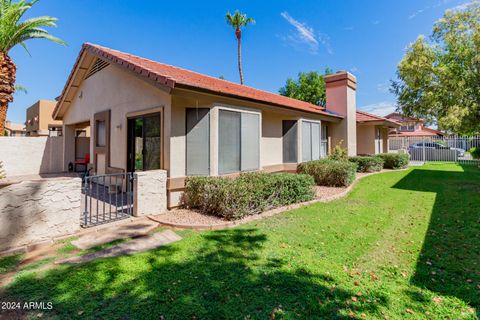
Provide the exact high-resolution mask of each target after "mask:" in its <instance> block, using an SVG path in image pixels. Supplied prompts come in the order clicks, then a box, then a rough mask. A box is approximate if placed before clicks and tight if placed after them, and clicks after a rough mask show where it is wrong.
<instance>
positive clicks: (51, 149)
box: [39, 137, 63, 173]
mask: <svg viewBox="0 0 480 320" xmlns="http://www.w3.org/2000/svg"><path fill="white" fill-rule="evenodd" d="M46 139H47V141H46V142H45V148H44V151H43V155H42V162H41V164H40V170H39V173H58V172H62V171H63V137H47V138H46Z"/></svg>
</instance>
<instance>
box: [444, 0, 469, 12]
mask: <svg viewBox="0 0 480 320" xmlns="http://www.w3.org/2000/svg"><path fill="white" fill-rule="evenodd" d="M472 3H473V1H468V2H465V3H462V4H459V5H458V6H455V7H453V8H450V9H448V10H452V11H463V10H465V9H467V7H468V6H469V5H471V4H472Z"/></svg>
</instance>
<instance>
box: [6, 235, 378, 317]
mask: <svg viewBox="0 0 480 320" xmlns="http://www.w3.org/2000/svg"><path fill="white" fill-rule="evenodd" d="M266 240H267V239H266V236H265V234H263V233H262V232H260V231H258V230H256V229H232V230H224V231H212V232H209V233H204V234H200V235H193V236H192V238H188V239H185V240H183V241H182V242H181V243H179V244H174V245H171V246H168V247H163V248H160V249H157V250H152V251H149V252H147V253H143V254H138V255H136V256H134V258H129V259H125V258H122V257H119V258H113V259H104V260H97V261H94V262H92V263H89V264H87V265H84V266H70V267H65V268H60V269H54V270H51V271H49V272H47V273H46V274H45V276H42V277H41V278H35V276H34V275H33V274H31V275H25V276H22V277H20V278H18V279H17V280H16V281H15V282H14V283H13V284H12V285H11V286H10V287H9V288H8V289H7V292H6V294H7V295H8V297H9V299H14V300H16V301H18V300H21V301H52V302H53V305H54V306H55V308H54V310H53V311H45V312H44V313H45V316H50V315H55V317H56V318H64V319H70V318H71V317H72V315H73V316H74V317H75V316H76V315H77V314H81V317H83V318H89V317H92V318H122V319H144V318H145V319H146V318H149V319H159V318H163V317H165V319H170V318H172V319H173V318H179V319H187V318H188V319H191V318H198V319H205V318H209V319H227V318H228V319H243V318H263V319H266V318H274V317H276V318H279V317H280V318H282V317H285V318H292V319H294V318H297V319H298V318H326V319H331V318H335V319H350V318H351V317H350V316H349V315H348V314H349V312H354V313H357V314H358V313H362V312H376V311H377V310H378V308H379V307H380V306H385V305H386V304H387V298H386V297H385V296H383V295H378V294H375V293H374V292H370V293H369V297H368V298H369V299H371V300H372V301H374V302H372V303H369V304H361V305H360V304H351V303H350V299H351V297H352V296H354V295H355V292H351V291H349V290H344V289H342V288H340V287H336V286H335V284H336V283H337V280H336V279H334V278H332V277H330V276H329V275H326V274H322V273H313V272H310V271H307V270H305V269H302V268H296V267H292V266H291V265H290V263H291V261H288V260H287V258H285V257H281V256H279V257H269V256H265V255H263V252H262V248H263V243H264V242H265V241H266ZM185 241H195V242H196V243H198V244H199V245H198V246H197V245H196V246H194V248H189V247H188V246H182V247H181V250H180V249H178V245H180V246H181V244H182V243H184V242H185ZM66 290H67V291H66ZM49 312H52V313H53V314H50V315H49V314H48V313H49Z"/></svg>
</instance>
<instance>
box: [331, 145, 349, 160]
mask: <svg viewBox="0 0 480 320" xmlns="http://www.w3.org/2000/svg"><path fill="white" fill-rule="evenodd" d="M328 159H330V160H335V161H347V160H348V151H347V149H345V148H342V141H340V143H339V144H337V145H336V146H335V148H333V150H332V151H331V152H330V154H329V155H328Z"/></svg>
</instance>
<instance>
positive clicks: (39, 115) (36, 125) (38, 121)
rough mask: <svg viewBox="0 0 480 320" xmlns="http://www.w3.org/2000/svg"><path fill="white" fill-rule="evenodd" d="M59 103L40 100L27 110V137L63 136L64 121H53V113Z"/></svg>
mask: <svg viewBox="0 0 480 320" xmlns="http://www.w3.org/2000/svg"><path fill="white" fill-rule="evenodd" d="M56 104H57V102H56V101H50V100H39V101H37V102H36V103H35V104H33V105H32V106H31V107H29V108H28V109H27V122H26V123H25V124H26V131H27V136H30V137H39V136H61V135H62V121H59V120H53V118H52V113H53V110H54V109H55V106H56Z"/></svg>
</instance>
